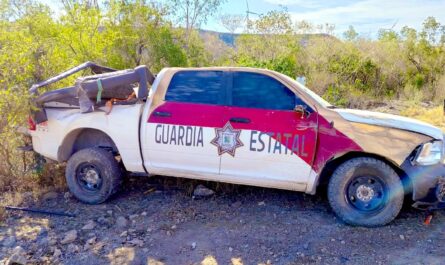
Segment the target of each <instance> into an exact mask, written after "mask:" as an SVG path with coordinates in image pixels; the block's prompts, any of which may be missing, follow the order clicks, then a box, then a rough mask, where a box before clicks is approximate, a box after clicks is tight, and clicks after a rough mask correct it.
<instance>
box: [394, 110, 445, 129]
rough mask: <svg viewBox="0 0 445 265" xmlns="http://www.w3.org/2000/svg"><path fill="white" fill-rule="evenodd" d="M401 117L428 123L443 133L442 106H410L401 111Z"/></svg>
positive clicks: (444, 121)
mask: <svg viewBox="0 0 445 265" xmlns="http://www.w3.org/2000/svg"><path fill="white" fill-rule="evenodd" d="M401 115H403V116H407V117H411V118H414V119H418V120H421V121H424V122H427V123H430V124H432V125H435V126H437V127H439V128H441V129H442V130H443V131H444V132H445V114H444V111H443V107H442V106H439V107H433V108H425V107H421V106H412V107H409V108H407V109H405V110H402V111H401Z"/></svg>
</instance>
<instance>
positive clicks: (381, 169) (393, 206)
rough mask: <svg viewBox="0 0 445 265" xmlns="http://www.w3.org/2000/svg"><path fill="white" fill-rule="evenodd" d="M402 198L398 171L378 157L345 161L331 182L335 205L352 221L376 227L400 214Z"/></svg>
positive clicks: (342, 217)
mask: <svg viewBox="0 0 445 265" xmlns="http://www.w3.org/2000/svg"><path fill="white" fill-rule="evenodd" d="M403 198H404V192H403V185H402V182H401V180H400V178H399V176H398V175H397V173H396V172H395V171H394V170H393V169H392V168H391V167H390V166H389V165H388V164H386V163H384V162H383V161H381V160H378V159H375V158H368V157H360V158H353V159H350V160H348V161H346V162H344V163H343V164H341V165H340V166H339V167H338V168H337V169H336V170H335V171H334V174H333V175H332V177H331V179H330V181H329V186H328V199H329V203H330V205H331V207H332V209H333V210H334V212H335V213H336V214H337V216H339V217H340V218H341V219H342V220H343V221H344V222H346V223H348V224H351V225H359V226H368V227H373V226H381V225H385V224H387V223H389V222H391V221H392V220H394V218H395V217H396V216H397V215H398V214H399V212H400V210H401V208H402V205H403Z"/></svg>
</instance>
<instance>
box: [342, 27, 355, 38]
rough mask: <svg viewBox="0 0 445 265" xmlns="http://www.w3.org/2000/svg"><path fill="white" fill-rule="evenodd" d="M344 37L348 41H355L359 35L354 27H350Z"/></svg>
mask: <svg viewBox="0 0 445 265" xmlns="http://www.w3.org/2000/svg"><path fill="white" fill-rule="evenodd" d="M343 37H344V38H345V39H346V40H347V41H355V40H356V39H357V37H358V33H357V31H355V29H354V27H353V26H349V28H348V30H347V31H345V32H344V33H343Z"/></svg>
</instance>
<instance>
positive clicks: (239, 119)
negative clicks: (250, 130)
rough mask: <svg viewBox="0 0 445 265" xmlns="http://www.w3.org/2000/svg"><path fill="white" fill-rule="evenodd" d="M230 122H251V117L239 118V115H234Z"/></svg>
mask: <svg viewBox="0 0 445 265" xmlns="http://www.w3.org/2000/svg"><path fill="white" fill-rule="evenodd" d="M230 122H235V123H250V119H248V118H238V117H233V118H230Z"/></svg>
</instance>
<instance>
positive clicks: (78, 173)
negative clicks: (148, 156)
mask: <svg viewBox="0 0 445 265" xmlns="http://www.w3.org/2000/svg"><path fill="white" fill-rule="evenodd" d="M65 176H66V182H67V184H68V188H69V189H70V191H71V193H72V194H73V195H74V196H75V197H76V198H77V199H79V200H80V201H82V202H85V203H88V204H99V203H102V202H104V201H106V200H107V199H108V198H109V197H110V196H111V195H113V194H114V193H116V191H117V190H118V188H119V186H120V184H121V181H122V170H121V168H120V166H119V164H118V162H117V161H116V159H115V158H114V156H113V154H112V153H110V152H108V151H107V150H105V149H101V148H87V149H82V150H80V151H78V152H76V153H75V154H74V155H72V156H71V158H70V159H69V160H68V164H67V166H66V173H65Z"/></svg>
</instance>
